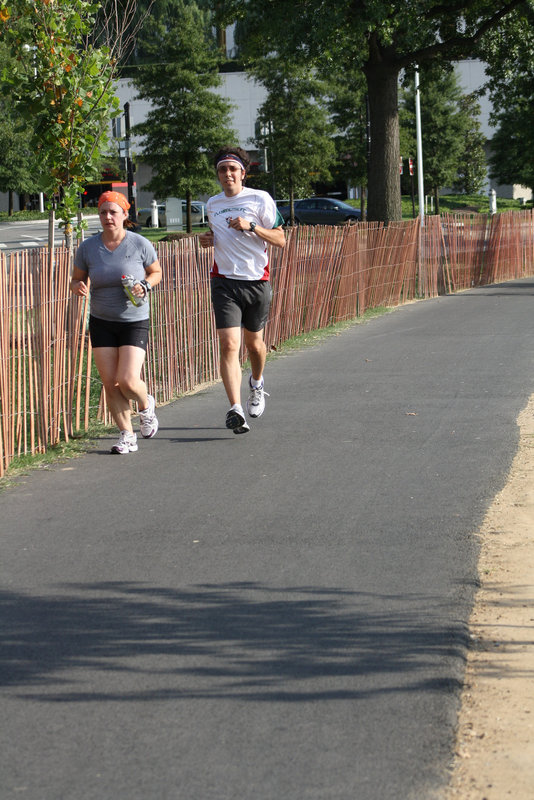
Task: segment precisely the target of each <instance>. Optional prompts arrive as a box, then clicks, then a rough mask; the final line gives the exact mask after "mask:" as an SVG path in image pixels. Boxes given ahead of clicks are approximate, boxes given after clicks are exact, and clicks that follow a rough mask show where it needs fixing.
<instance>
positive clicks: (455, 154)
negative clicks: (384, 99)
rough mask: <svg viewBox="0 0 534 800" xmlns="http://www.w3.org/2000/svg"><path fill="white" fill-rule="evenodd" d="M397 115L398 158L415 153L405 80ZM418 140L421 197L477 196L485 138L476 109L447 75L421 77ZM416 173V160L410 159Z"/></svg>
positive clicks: (410, 85)
mask: <svg viewBox="0 0 534 800" xmlns="http://www.w3.org/2000/svg"><path fill="white" fill-rule="evenodd" d="M406 86H407V88H406V89H404V91H403V94H402V102H401V109H400V115H399V116H400V124H401V142H402V147H403V152H404V153H406V154H410V155H414V154H415V153H416V130H415V87H414V79H413V76H411V75H409V76H408V79H407V80H406ZM420 91H421V134H422V144H423V165H424V177H425V191H426V192H433V193H434V195H435V197H436V198H437V196H438V194H439V190H440V189H441V188H443V187H445V186H449V187H455V188H457V189H459V190H461V189H463V190H465V191H466V192H469V193H471V194H473V193H476V192H478V191H479V190H480V189H481V188H482V186H483V182H484V179H485V176H486V172H485V155H484V148H483V144H484V137H483V136H482V134H481V133H480V124H479V123H478V120H477V115H478V113H479V110H480V109H479V106H478V104H477V103H476V101H475V99H474V98H473V97H472V96H470V95H464V94H462V91H461V88H460V85H459V82H458V78H457V76H456V73H455V72H454V71H452V70H442V69H433V70H426V71H425V72H423V74H422V75H421V81H420ZM415 165H416V168H417V160H416V159H415Z"/></svg>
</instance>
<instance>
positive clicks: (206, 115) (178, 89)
mask: <svg viewBox="0 0 534 800" xmlns="http://www.w3.org/2000/svg"><path fill="white" fill-rule="evenodd" d="M168 5H169V8H170V11H169V17H168V18H164V19H162V20H158V19H155V18H150V19H149V20H148V22H147V24H146V26H145V32H146V45H145V50H146V53H147V55H149V56H150V57H151V59H152V63H150V64H145V65H142V66H140V67H139V68H138V70H137V74H136V76H135V78H134V81H133V82H134V86H135V88H136V89H137V92H138V97H139V98H142V99H143V100H148V101H150V103H151V110H150V111H149V113H148V115H147V117H146V119H145V121H144V122H142V123H141V124H139V125H136V126H135V127H134V128H133V129H132V132H133V133H135V134H137V135H139V134H140V135H141V136H142V158H143V160H144V161H146V162H147V163H148V164H150V165H151V166H152V168H153V170H154V175H153V177H152V179H151V180H150V181H149V183H148V184H147V185H146V187H144V188H147V189H149V190H151V191H153V192H154V194H155V195H156V197H158V198H164V197H185V198H187V199H188V200H190V199H191V198H192V197H194V196H195V195H197V194H204V193H206V194H210V193H213V192H214V191H217V188H218V184H217V183H216V182H215V172H214V169H213V166H212V164H211V160H210V155H211V154H212V153H213V152H215V151H216V150H217V149H218V148H219V147H220V146H223V145H224V143H225V142H226V141H232V140H234V139H235V137H236V135H235V133H234V132H233V131H232V130H230V107H229V104H228V103H227V102H226V101H225V100H224V99H223V98H221V97H219V96H218V95H217V94H215V93H214V92H213V91H211V90H212V88H214V87H216V86H218V85H219V84H220V78H219V74H218V65H219V60H220V54H219V52H218V50H217V49H216V46H215V42H214V39H213V36H212V33H211V28H210V24H211V20H210V15H209V14H208V13H207V12H205V11H202V10H201V9H200V8H199V7H198V6H197V5H196V3H194V2H185V0H172V2H169V4H168Z"/></svg>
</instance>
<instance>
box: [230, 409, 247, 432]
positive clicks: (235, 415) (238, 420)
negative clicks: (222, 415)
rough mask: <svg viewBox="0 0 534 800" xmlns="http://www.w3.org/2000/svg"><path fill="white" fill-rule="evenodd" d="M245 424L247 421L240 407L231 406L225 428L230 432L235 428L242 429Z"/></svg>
mask: <svg viewBox="0 0 534 800" xmlns="http://www.w3.org/2000/svg"><path fill="white" fill-rule="evenodd" d="M246 424H247V421H246V419H245V415H244V414H243V409H242V408H241V406H232V408H231V409H230V411H229V412H228V413H227V415H226V427H227V428H229V429H230V430H231V431H235V430H236V429H237V428H242V427H243V426H244V425H246Z"/></svg>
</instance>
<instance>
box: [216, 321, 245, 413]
mask: <svg viewBox="0 0 534 800" xmlns="http://www.w3.org/2000/svg"><path fill="white" fill-rule="evenodd" d="M217 335H218V337H219V348H220V353H221V377H222V380H223V384H224V388H225V389H226V395H227V397H228V400H229V401H230V405H231V406H234V405H241V365H240V363H239V348H240V347H241V328H219V329H218V330H217Z"/></svg>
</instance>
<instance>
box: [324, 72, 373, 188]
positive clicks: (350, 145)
mask: <svg viewBox="0 0 534 800" xmlns="http://www.w3.org/2000/svg"><path fill="white" fill-rule="evenodd" d="M326 76H327V93H328V106H327V107H328V110H329V111H330V114H331V119H332V122H333V124H334V125H335V126H336V129H337V132H336V133H335V135H334V143H335V147H336V160H337V164H336V172H337V174H338V175H340V176H342V177H343V178H344V179H345V181H346V183H347V184H348V183H350V184H351V185H352V186H367V139H366V127H367V114H366V97H365V93H366V86H365V78H364V74H363V72H362V71H361V70H360V69H355V68H353V69H352V70H351V71H347V72H343V73H340V72H339V71H338V70H333V72H332V73H330V71H326Z"/></svg>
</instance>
